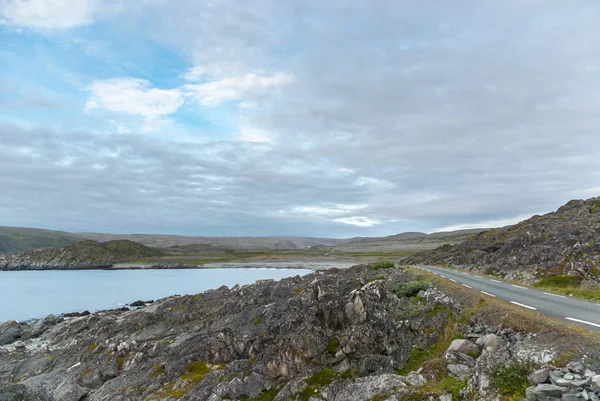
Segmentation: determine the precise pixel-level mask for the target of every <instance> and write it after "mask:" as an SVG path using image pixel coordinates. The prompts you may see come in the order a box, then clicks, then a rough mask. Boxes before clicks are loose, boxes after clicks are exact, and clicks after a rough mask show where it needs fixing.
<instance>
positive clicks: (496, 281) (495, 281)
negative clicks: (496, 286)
mask: <svg viewBox="0 0 600 401" xmlns="http://www.w3.org/2000/svg"><path fill="white" fill-rule="evenodd" d="M490 281H493V282H494V283H501V282H502V281H498V280H494V279H493V278H491V279H490Z"/></svg>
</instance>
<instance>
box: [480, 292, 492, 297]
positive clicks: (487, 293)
mask: <svg viewBox="0 0 600 401" xmlns="http://www.w3.org/2000/svg"><path fill="white" fill-rule="evenodd" d="M481 293H482V294H485V295H488V296H490V297H494V298H496V296H495V295H494V294H490V293H489V292H485V291H481Z"/></svg>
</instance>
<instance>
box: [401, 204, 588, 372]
mask: <svg viewBox="0 0 600 401" xmlns="http://www.w3.org/2000/svg"><path fill="white" fill-rule="evenodd" d="M599 204H600V197H596V198H590V199H587V200H579V201H571V202H569V203H568V204H567V205H565V206H562V207H561V208H559V209H558V211H556V212H553V213H548V214H545V215H543V216H534V217H532V218H530V219H527V220H525V221H522V222H520V223H518V224H515V225H511V226H508V227H504V228H499V229H494V230H489V231H484V232H481V233H478V234H476V235H474V236H472V237H471V238H469V239H466V240H465V241H463V242H461V243H460V244H456V245H454V246H451V247H448V246H441V247H439V248H436V249H434V250H432V251H429V252H423V253H419V254H415V255H413V256H410V257H408V258H405V259H404V260H403V261H402V262H403V263H406V264H411V265H414V264H425V265H441V264H447V265H450V266H460V267H461V268H466V269H469V270H477V271H481V272H485V271H486V270H488V269H493V271H494V272H496V273H498V274H499V275H502V276H503V277H504V278H505V279H509V280H510V279H514V280H518V281H522V282H529V283H534V282H537V281H539V277H543V276H545V275H546V273H548V274H552V275H572V276H571V277H573V283H575V284H579V283H580V282H581V281H583V279H584V278H585V279H588V280H589V278H590V277H591V276H592V275H593V273H592V272H591V271H590V270H591V267H592V266H600V245H599V244H598V231H597V227H598V223H597V221H598V216H599V215H598V213H597V207H598V206H597V205H599ZM577 244H578V245H577ZM575 245H577V246H575ZM557 266H560V270H559V271H557V270H554V269H556V267H557ZM582 276H585V277H582ZM594 281H596V280H594ZM576 373H577V372H576Z"/></svg>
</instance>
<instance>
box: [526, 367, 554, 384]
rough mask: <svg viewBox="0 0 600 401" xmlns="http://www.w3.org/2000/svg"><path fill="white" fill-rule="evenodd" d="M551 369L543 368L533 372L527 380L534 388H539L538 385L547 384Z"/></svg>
mask: <svg viewBox="0 0 600 401" xmlns="http://www.w3.org/2000/svg"><path fill="white" fill-rule="evenodd" d="M551 370H552V369H550V368H542V369H538V370H536V371H535V372H532V373H530V374H529V376H527V380H529V383H530V384H531V385H532V386H537V385H538V384H542V383H545V382H546V381H547V380H548V378H549V377H550V371H551Z"/></svg>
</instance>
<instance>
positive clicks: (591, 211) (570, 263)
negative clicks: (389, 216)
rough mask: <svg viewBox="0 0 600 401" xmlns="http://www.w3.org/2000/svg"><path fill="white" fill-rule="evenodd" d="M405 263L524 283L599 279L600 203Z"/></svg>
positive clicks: (573, 205)
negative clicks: (465, 270) (452, 268)
mask: <svg viewBox="0 0 600 401" xmlns="http://www.w3.org/2000/svg"><path fill="white" fill-rule="evenodd" d="M404 262H405V263H408V264H417V263H423V264H434V265H450V266H459V267H466V268H470V269H477V270H480V271H482V272H495V273H499V274H501V275H504V276H505V277H506V278H509V279H512V278H514V279H520V280H523V281H535V280H536V279H537V278H538V277H543V276H553V275H577V276H582V277H585V278H589V279H592V280H594V279H598V277H597V276H598V274H599V272H600V197H598V198H591V199H588V200H573V201H570V202H569V203H567V204H566V205H564V206H562V207H561V208H560V209H558V210H557V211H556V212H553V213H549V214H546V215H543V216H534V217H532V218H530V219H528V220H525V221H523V222H521V223H519V224H516V225H514V226H509V227H505V228H501V229H496V230H490V231H485V232H482V233H479V234H476V235H474V236H473V237H471V238H470V239H468V240H465V241H463V242H462V243H460V244H458V245H454V246H452V245H444V246H441V247H439V248H437V249H435V250H433V251H430V252H426V253H422V254H417V255H414V256H412V257H409V258H407V259H405V260H404Z"/></svg>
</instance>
